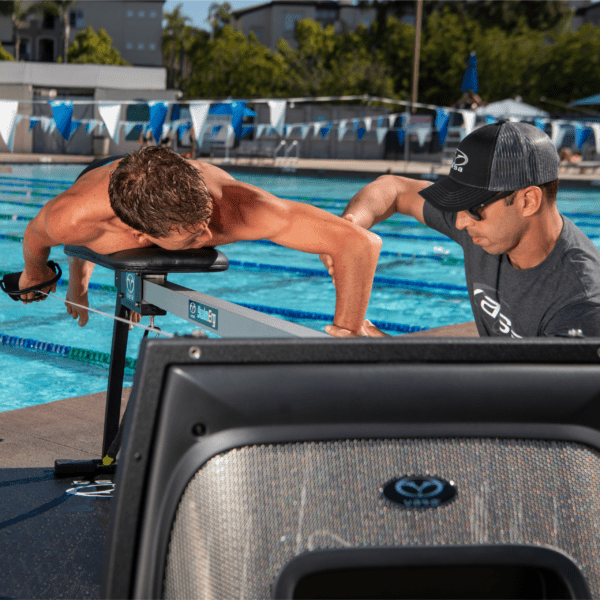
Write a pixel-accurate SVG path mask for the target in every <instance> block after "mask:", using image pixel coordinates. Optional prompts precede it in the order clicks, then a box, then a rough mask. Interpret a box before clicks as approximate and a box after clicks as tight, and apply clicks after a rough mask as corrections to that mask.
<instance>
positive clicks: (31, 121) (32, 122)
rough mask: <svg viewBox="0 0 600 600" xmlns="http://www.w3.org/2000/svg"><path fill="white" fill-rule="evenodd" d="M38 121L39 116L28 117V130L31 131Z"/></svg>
mask: <svg viewBox="0 0 600 600" xmlns="http://www.w3.org/2000/svg"><path fill="white" fill-rule="evenodd" d="M39 122H40V119H39V117H30V118H29V131H31V130H32V129H33V128H34V127H35V126H36V125H37V124H38V123H39Z"/></svg>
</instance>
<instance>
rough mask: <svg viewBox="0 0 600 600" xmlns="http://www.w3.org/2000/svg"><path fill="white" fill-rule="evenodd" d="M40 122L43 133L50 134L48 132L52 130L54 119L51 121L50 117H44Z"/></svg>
mask: <svg viewBox="0 0 600 600" xmlns="http://www.w3.org/2000/svg"><path fill="white" fill-rule="evenodd" d="M40 122H41V124H42V131H43V132H44V133H48V130H49V129H50V123H52V122H53V119H51V118H49V117H42V118H41V119H40Z"/></svg>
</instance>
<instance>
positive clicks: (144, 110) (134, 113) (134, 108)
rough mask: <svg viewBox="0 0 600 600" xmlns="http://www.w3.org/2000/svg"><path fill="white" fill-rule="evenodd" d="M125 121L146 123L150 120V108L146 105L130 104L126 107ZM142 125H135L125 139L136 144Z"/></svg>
mask: <svg viewBox="0 0 600 600" xmlns="http://www.w3.org/2000/svg"><path fill="white" fill-rule="evenodd" d="M125 120H126V121H129V122H131V121H139V122H141V123H147V122H148V121H149V120H150V108H149V107H148V105H147V104H130V105H129V106H128V107H127V113H126V117H125ZM142 127H143V125H136V126H135V127H134V128H133V129H132V130H131V131H130V132H129V133H128V134H127V136H126V137H125V139H126V140H128V141H130V142H137V141H138V140H139V139H140V137H141V135H142Z"/></svg>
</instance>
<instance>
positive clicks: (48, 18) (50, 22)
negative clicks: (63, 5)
mask: <svg viewBox="0 0 600 600" xmlns="http://www.w3.org/2000/svg"><path fill="white" fill-rule="evenodd" d="M55 20H56V19H55V17H54V15H51V14H50V13H44V18H43V19H42V29H54V21H55Z"/></svg>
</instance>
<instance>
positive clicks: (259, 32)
mask: <svg viewBox="0 0 600 600" xmlns="http://www.w3.org/2000/svg"><path fill="white" fill-rule="evenodd" d="M252 33H253V34H254V35H255V36H256V39H257V40H258V41H259V42H260V43H261V44H262V43H263V29H262V27H261V28H259V29H253V30H252Z"/></svg>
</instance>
